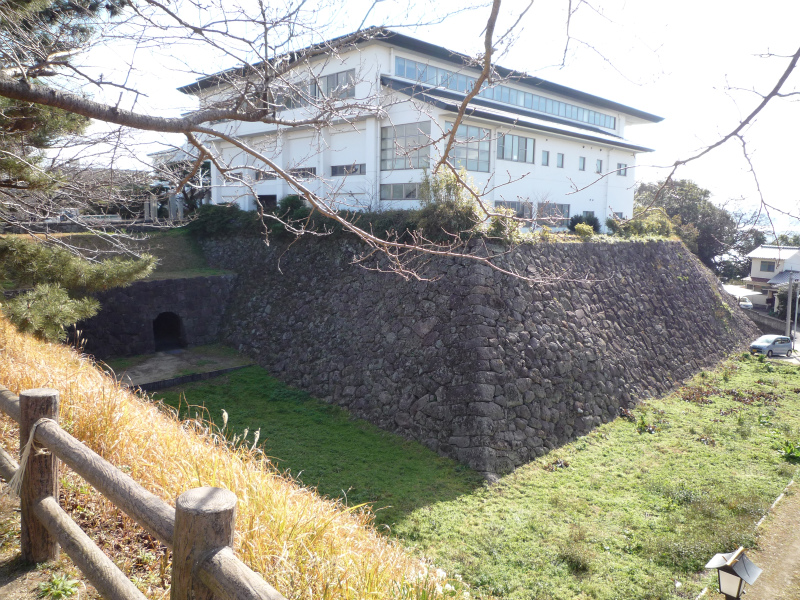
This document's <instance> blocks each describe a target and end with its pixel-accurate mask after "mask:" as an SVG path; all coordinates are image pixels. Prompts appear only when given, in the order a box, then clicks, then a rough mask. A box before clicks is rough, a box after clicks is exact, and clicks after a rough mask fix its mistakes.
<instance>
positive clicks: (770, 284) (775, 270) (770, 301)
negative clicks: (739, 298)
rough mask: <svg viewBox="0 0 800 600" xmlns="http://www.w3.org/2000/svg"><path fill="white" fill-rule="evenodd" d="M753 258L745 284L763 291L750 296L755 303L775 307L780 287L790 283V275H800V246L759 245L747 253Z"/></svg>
mask: <svg viewBox="0 0 800 600" xmlns="http://www.w3.org/2000/svg"><path fill="white" fill-rule="evenodd" d="M747 257H748V258H749V259H751V263H750V275H749V277H745V278H744V281H745V286H746V287H748V288H749V289H751V290H755V291H759V292H761V295H759V296H750V299H751V301H752V302H753V304H760V305H767V306H770V307H774V303H775V297H776V296H777V293H778V290H779V288H780V287H784V286H786V285H787V284H788V282H789V278H790V276H791V277H792V278H793V279H795V280H796V279H797V278H798V277H800V246H770V245H763V246H759V247H758V248H756V249H755V250H753V251H752V252H750V254H748V255H747Z"/></svg>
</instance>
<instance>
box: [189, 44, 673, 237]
mask: <svg viewBox="0 0 800 600" xmlns="http://www.w3.org/2000/svg"><path fill="white" fill-rule="evenodd" d="M295 71H296V73H297V76H296V81H297V82H300V83H298V84H297V85H296V86H295V92H294V98H293V99H292V101H289V102H285V104H287V105H288V106H289V107H288V108H286V109H285V110H282V111H281V112H280V113H279V114H280V115H281V116H282V117H283V118H284V119H292V118H296V119H302V118H303V117H304V116H309V115H311V114H313V113H315V112H316V111H317V110H318V108H319V106H318V104H319V103H318V102H316V101H317V100H318V99H319V100H320V101H324V102H327V103H329V104H328V106H330V102H336V103H338V104H337V106H338V107H339V108H338V110H337V112H336V114H335V117H334V120H333V121H332V123H331V124H326V125H325V126H323V127H314V126H307V127H286V126H276V125H274V124H265V123H261V122H258V123H244V122H219V123H216V124H214V125H213V127H214V128H215V129H216V130H217V131H220V132H225V133H227V134H230V135H234V136H236V137H237V138H238V139H242V140H246V141H247V143H248V144H249V145H250V146H253V147H256V148H257V149H258V151H259V152H261V153H262V154H263V155H264V156H267V157H269V158H270V159H271V160H273V161H274V162H275V164H276V165H277V166H279V167H281V168H283V169H286V170H290V171H291V172H292V173H293V174H294V175H296V176H299V177H301V178H302V179H303V182H304V184H305V185H307V186H308V187H309V188H310V189H311V190H312V191H314V192H315V193H317V194H318V195H320V196H322V197H326V198H329V199H331V202H332V204H333V205H335V206H336V207H337V208H362V209H363V208H369V209H373V210H381V209H383V210H385V209H396V208H410V207H415V206H416V205H417V200H416V198H417V194H418V192H419V183H420V181H421V180H422V177H423V169H430V167H431V166H432V165H433V164H435V161H436V159H438V158H439V156H440V154H441V152H442V151H443V147H444V146H443V143H442V142H441V141H436V140H439V139H440V138H441V137H442V135H443V133H445V132H447V131H449V128H450V127H451V125H452V123H453V121H454V119H455V117H456V114H457V110H458V106H459V103H460V101H461V100H463V98H464V97H465V95H466V94H467V93H468V91H469V90H471V88H472V84H473V82H474V81H475V79H476V78H477V77H478V75H479V73H480V70H479V68H477V67H475V66H471V63H470V60H469V59H468V57H466V56H464V55H461V54H458V53H455V52H451V51H449V50H447V49H445V48H442V47H440V46H436V45H434V44H429V43H427V42H422V41H420V40H418V39H414V38H412V37H409V36H406V35H402V34H399V33H395V32H390V31H386V30H382V31H381V33H380V34H379V35H378V36H376V37H371V38H370V39H365V40H362V41H359V42H356V43H355V44H353V45H351V46H348V47H347V48H345V49H343V50H341V51H340V52H339V53H338V54H337V55H336V56H331V55H321V56H318V57H317V58H312V59H310V60H308V61H304V62H303V63H302V64H301V65H299V66H298V67H297V68H296V69H295V70H294V71H292V73H293V74H294V73H295ZM495 72H496V75H497V78H498V79H499V82H498V83H495V84H493V85H492V87H485V88H484V89H482V90H481V92H480V94H479V95H478V96H476V98H474V99H473V100H472V101H471V102H470V105H469V108H468V110H467V113H466V115H465V118H464V121H463V124H462V125H461V127H460V128H459V133H458V136H457V139H458V144H457V146H456V147H455V148H454V149H453V151H452V153H451V160H453V161H454V162H455V163H456V164H458V165H462V166H464V167H465V168H466V169H467V170H468V172H469V175H470V176H471V177H472V178H473V179H474V182H475V184H476V185H477V186H478V187H479V188H481V189H482V190H484V191H485V196H484V198H485V200H487V201H489V203H494V204H495V205H507V206H511V207H513V208H515V209H516V210H518V214H520V215H523V214H524V216H531V215H533V216H537V214H538V216H557V217H563V218H566V217H570V216H572V215H576V214H593V215H595V216H596V217H598V218H599V219H600V222H601V223H604V222H605V220H606V218H607V217H609V216H611V215H612V214H613V213H617V215H618V216H620V217H630V216H631V214H632V211H633V195H634V185H635V179H634V174H635V170H634V167H635V165H636V155H637V153H639V152H649V151H650V150H649V149H648V148H643V147H641V146H637V145H634V144H631V143H630V142H627V141H626V140H625V129H626V127H628V126H630V125H638V124H642V123H656V122H659V121H661V120H662V118H661V117H657V116H655V115H652V114H649V113H646V112H643V111H640V110H637V109H634V108H631V107H628V106H625V105H623V104H619V103H617V102H613V101H611V100H606V99H604V98H600V97H597V96H593V95H591V94H586V93H584V92H580V91H578V90H575V89H572V88H568V87H565V86H562V85H558V84H555V83H551V82H549V81H545V80H542V79H539V78H537V77H531V76H527V75H524V74H521V73H517V72H513V71H510V70H508V69H504V68H502V67H495ZM220 81H224V78H222V79H221V78H220V77H219V76H211V77H206V78H203V79H200V80H198V81H197V82H195V83H194V84H191V85H188V86H185V87H182V88H180V91H182V92H184V93H186V94H192V95H195V96H197V97H198V98H199V99H200V104H201V107H204V106H210V105H212V104H213V103H214V102H215V101H216V100H218V99H220V98H222V97H224V94H225V93H226V89H227V88H226V84H221V83H220ZM431 140H434V142H433V143H431ZM205 143H206V144H207V145H210V146H213V148H214V150H215V151H216V152H218V153H220V155H221V157H222V163H224V164H227V165H229V166H231V170H230V171H228V173H227V174H226V175H225V176H223V175H222V174H221V173H220V171H219V170H218V169H217V167H216V166H214V167H213V168H212V189H213V192H212V202H213V203H215V204H220V203H227V202H236V203H238V204H239V206H240V207H241V208H243V209H246V210H252V209H254V208H255V207H256V197H258V199H259V200H260V201H261V202H262V203H264V204H265V205H272V204H274V203H275V202H276V201H277V200H278V199H280V198H282V197H283V196H284V195H287V194H290V193H293V190H292V189H291V187H290V186H289V184H288V183H286V182H285V181H284V180H282V179H280V178H276V177H275V175H274V173H272V172H270V169H269V168H267V167H266V165H265V164H264V163H263V162H260V161H258V160H256V159H254V158H252V156H249V155H247V154H245V153H243V152H242V151H241V150H239V149H238V148H236V147H235V146H234V145H233V144H231V143H229V142H225V141H222V140H219V138H217V139H210V136H209V138H207V139H206V140H205ZM576 190H577V191H576ZM562 224H563V222H562Z"/></svg>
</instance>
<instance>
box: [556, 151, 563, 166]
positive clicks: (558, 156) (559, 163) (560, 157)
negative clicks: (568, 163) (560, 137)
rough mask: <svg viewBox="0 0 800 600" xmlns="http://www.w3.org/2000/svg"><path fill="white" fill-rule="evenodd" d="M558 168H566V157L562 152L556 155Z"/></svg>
mask: <svg viewBox="0 0 800 600" xmlns="http://www.w3.org/2000/svg"><path fill="white" fill-rule="evenodd" d="M556 167H558V168H559V169H563V168H564V155H563V154H561V153H560V152H559V153H558V154H556Z"/></svg>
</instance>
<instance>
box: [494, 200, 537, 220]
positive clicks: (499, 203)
mask: <svg viewBox="0 0 800 600" xmlns="http://www.w3.org/2000/svg"><path fill="white" fill-rule="evenodd" d="M494 205H495V207H503V208H510V209H512V210H513V211H514V212H515V213H516V214H515V216H516V217H517V218H518V219H530V218H532V217H533V204H532V203H531V202H525V201H519V200H495V203H494Z"/></svg>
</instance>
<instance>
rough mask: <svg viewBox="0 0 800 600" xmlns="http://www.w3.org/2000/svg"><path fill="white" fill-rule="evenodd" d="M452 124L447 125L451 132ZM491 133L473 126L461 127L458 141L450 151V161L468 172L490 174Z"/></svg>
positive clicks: (457, 131) (458, 132)
mask: <svg viewBox="0 0 800 600" xmlns="http://www.w3.org/2000/svg"><path fill="white" fill-rule="evenodd" d="M452 127H453V124H452V123H448V124H447V130H448V131H449V130H450V129H451V128H452ZM491 135H492V134H491V131H489V130H488V129H483V128H482V127H473V126H472V125H459V126H458V129H457V130H456V139H455V145H454V146H453V149H452V150H451V151H450V159H451V160H452V161H453V164H454V165H456V166H457V167H464V168H465V169H466V170H467V171H483V172H484V173H488V172H489V156H490V154H491V144H490V141H489V140H490V138H491Z"/></svg>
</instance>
